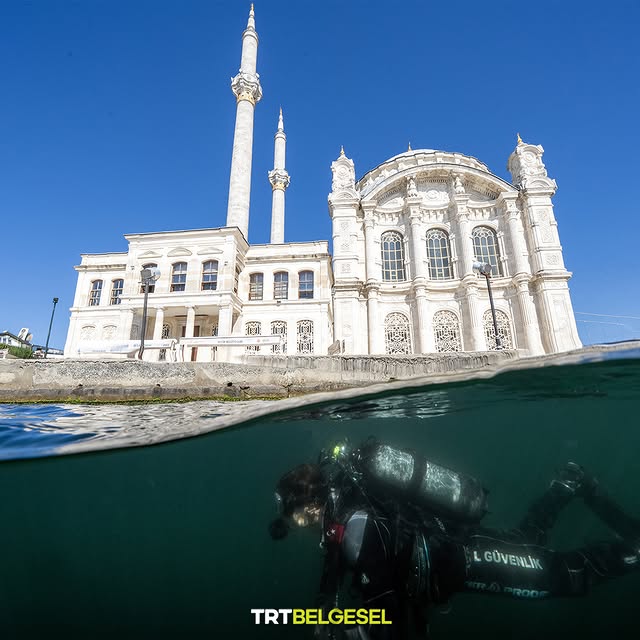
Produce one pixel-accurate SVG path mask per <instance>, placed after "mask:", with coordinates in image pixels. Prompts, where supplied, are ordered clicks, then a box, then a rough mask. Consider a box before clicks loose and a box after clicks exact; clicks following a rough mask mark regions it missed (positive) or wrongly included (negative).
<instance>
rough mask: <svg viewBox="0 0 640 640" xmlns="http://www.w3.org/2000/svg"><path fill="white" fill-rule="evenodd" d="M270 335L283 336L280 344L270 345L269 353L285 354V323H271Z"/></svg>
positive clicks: (278, 321) (275, 321)
mask: <svg viewBox="0 0 640 640" xmlns="http://www.w3.org/2000/svg"><path fill="white" fill-rule="evenodd" d="M271 335H272V336H274V335H278V336H284V341H283V342H282V344H272V345H271V353H282V354H284V353H287V323H286V322H285V321H284V320H274V321H273V322H272V323H271Z"/></svg>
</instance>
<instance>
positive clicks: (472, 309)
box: [467, 283, 487, 351]
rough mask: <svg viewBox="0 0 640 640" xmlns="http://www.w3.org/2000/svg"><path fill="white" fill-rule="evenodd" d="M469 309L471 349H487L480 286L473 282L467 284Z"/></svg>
mask: <svg viewBox="0 0 640 640" xmlns="http://www.w3.org/2000/svg"><path fill="white" fill-rule="evenodd" d="M467 310H468V311H467V312H468V322H469V326H470V328H471V331H469V332H468V335H470V337H471V350H472V351H486V350H487V342H486V339H485V336H484V327H483V326H482V312H481V309H480V303H479V302H478V287H477V285H475V284H473V283H472V284H469V285H468V286H467Z"/></svg>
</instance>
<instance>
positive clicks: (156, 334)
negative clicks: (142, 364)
mask: <svg viewBox="0 0 640 640" xmlns="http://www.w3.org/2000/svg"><path fill="white" fill-rule="evenodd" d="M163 324H164V307H156V320H155V324H154V325H153V340H162V325H163ZM152 353H153V354H154V357H153V359H154V360H159V359H160V349H154V350H153V352H152Z"/></svg>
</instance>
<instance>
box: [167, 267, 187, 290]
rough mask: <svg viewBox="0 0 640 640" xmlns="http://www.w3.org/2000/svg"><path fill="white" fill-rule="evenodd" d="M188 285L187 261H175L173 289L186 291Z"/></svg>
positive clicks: (172, 278) (172, 272) (172, 275)
mask: <svg viewBox="0 0 640 640" xmlns="http://www.w3.org/2000/svg"><path fill="white" fill-rule="evenodd" d="M186 285H187V263H186V262H174V263H173V267H172V270H171V291H184V290H185V288H186Z"/></svg>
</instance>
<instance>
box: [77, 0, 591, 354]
mask: <svg viewBox="0 0 640 640" xmlns="http://www.w3.org/2000/svg"><path fill="white" fill-rule="evenodd" d="M257 48H258V37H257V33H256V30H255V17H254V12H253V8H252V9H251V11H250V14H249V21H248V24H247V28H246V29H245V31H244V33H243V35H242V57H241V65H240V71H239V73H238V74H237V75H236V76H235V78H233V79H232V82H231V88H232V91H233V93H234V95H235V97H236V104H237V107H236V109H237V111H236V127H235V134H234V142H233V151H232V157H231V177H230V183H229V201H228V210H227V220H226V226H225V227H222V228H213V229H197V230H186V231H169V232H159V233H139V234H131V235H126V236H125V238H126V240H127V241H128V243H129V246H128V250H127V251H126V252H125V253H107V254H84V255H83V256H82V260H81V264H80V265H79V266H77V267H76V270H77V271H78V282H77V287H76V294H75V299H74V303H73V307H72V308H71V320H70V325H69V331H68V335H67V342H66V345H65V355H66V356H71V357H73V356H77V355H79V354H81V353H82V352H83V345H85V346H86V345H89V344H91V343H96V342H101V343H103V344H104V342H109V341H112V342H117V341H120V342H122V341H127V340H132V339H137V338H139V337H140V328H141V326H142V321H141V320H142V307H143V291H142V289H141V285H140V272H141V270H142V269H143V268H151V267H157V268H159V270H160V272H161V277H160V279H159V280H158V281H157V282H156V283H155V285H153V286H152V290H151V291H150V295H149V316H148V322H147V331H146V335H145V339H161V338H177V339H179V338H181V337H188V338H192V337H198V336H200V337H203V336H215V335H218V336H256V335H263V336H264V335H274V334H280V335H282V336H284V342H283V345H282V346H281V345H273V346H255V345H254V346H244V347H217V348H213V347H199V348H195V347H194V348H193V349H192V350H191V351H190V352H189V353H188V354H187V355H188V357H189V358H190V359H191V360H197V361H206V360H211V359H218V360H224V361H233V360H238V359H240V358H241V357H243V356H246V355H251V354H256V353H261V354H264V353H286V354H290V355H293V354H311V355H313V354H316V355H326V354H327V353H328V352H332V353H336V352H343V353H347V354H356V355H359V354H362V355H365V354H412V353H432V352H445V351H484V350H489V349H495V348H496V339H495V332H494V328H493V322H492V317H491V312H490V309H489V298H488V294H487V286H486V282H485V280H484V278H481V277H479V276H477V275H476V274H475V273H474V271H473V268H472V265H473V262H474V261H476V260H478V261H481V262H485V263H487V262H488V263H490V264H491V265H492V283H493V288H494V295H495V304H496V315H497V325H498V333H499V335H500V338H501V341H502V344H503V346H504V347H505V348H509V349H516V350H518V351H519V352H520V353H521V354H523V355H537V354H543V353H554V352H558V351H565V350H569V349H573V348H577V347H579V346H580V340H579V337H578V333H577V329H576V324H575V319H574V314H573V309H572V305H571V299H570V296H569V289H568V286H567V282H568V280H569V279H570V277H571V274H570V273H569V272H568V271H567V270H566V269H565V266H564V262H563V257H562V247H561V245H560V239H559V236H558V230H557V223H556V219H555V216H554V211H553V204H552V197H553V195H554V193H555V190H556V183H555V181H554V180H552V179H550V178H549V177H548V176H547V171H546V169H545V166H544V164H543V162H542V154H543V149H542V147H540V146H535V145H531V144H526V143H524V142H523V141H522V140H521V139H520V138H518V144H517V146H516V148H515V150H514V151H513V153H512V154H511V156H510V157H509V161H508V168H509V171H510V172H511V175H512V183H508V182H506V181H504V180H503V179H501V178H499V177H498V176H496V175H494V174H493V173H491V172H490V170H489V169H488V167H487V166H486V165H484V164H482V163H481V162H479V161H478V160H476V159H475V158H471V157H469V156H465V155H462V154H460V153H450V152H444V151H435V150H432V149H420V150H411V149H409V150H408V151H407V152H405V153H402V154H400V155H397V156H394V157H392V158H391V159H389V160H387V161H385V162H383V163H382V164H380V165H379V166H378V167H376V168H375V169H373V170H372V171H369V172H368V173H367V174H365V175H364V176H363V177H362V178H361V179H360V180H356V174H355V168H354V164H353V161H352V160H350V159H349V158H348V157H347V156H346V155H345V154H344V151H342V152H341V153H340V156H339V157H338V159H337V160H336V161H335V162H334V163H333V164H332V166H331V170H332V174H333V181H332V191H331V194H330V195H329V212H330V216H331V218H332V223H333V257H332V256H331V255H330V254H329V246H328V242H327V241H325V240H319V241H312V242H295V243H291V242H285V239H284V238H285V233H284V229H285V225H284V210H285V192H286V189H287V187H288V185H289V174H288V172H287V170H286V169H285V150H286V136H285V132H284V121H283V117H282V112H280V116H279V119H278V127H277V131H276V134H275V153H274V168H273V170H272V171H270V172H269V181H270V183H271V186H272V190H273V202H272V212H271V242H270V243H269V244H261V245H249V244H248V242H247V236H248V227H249V203H250V196H251V189H250V185H251V166H252V145H253V118H254V110H255V106H256V104H257V103H258V102H259V100H260V98H261V96H262V89H261V86H260V80H259V76H258V74H257V72H256V61H257ZM334 274H335V281H334ZM144 357H145V359H149V360H157V359H163V358H165V357H166V354H165V353H163V351H161V350H159V351H158V350H157V351H145V354H144Z"/></svg>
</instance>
